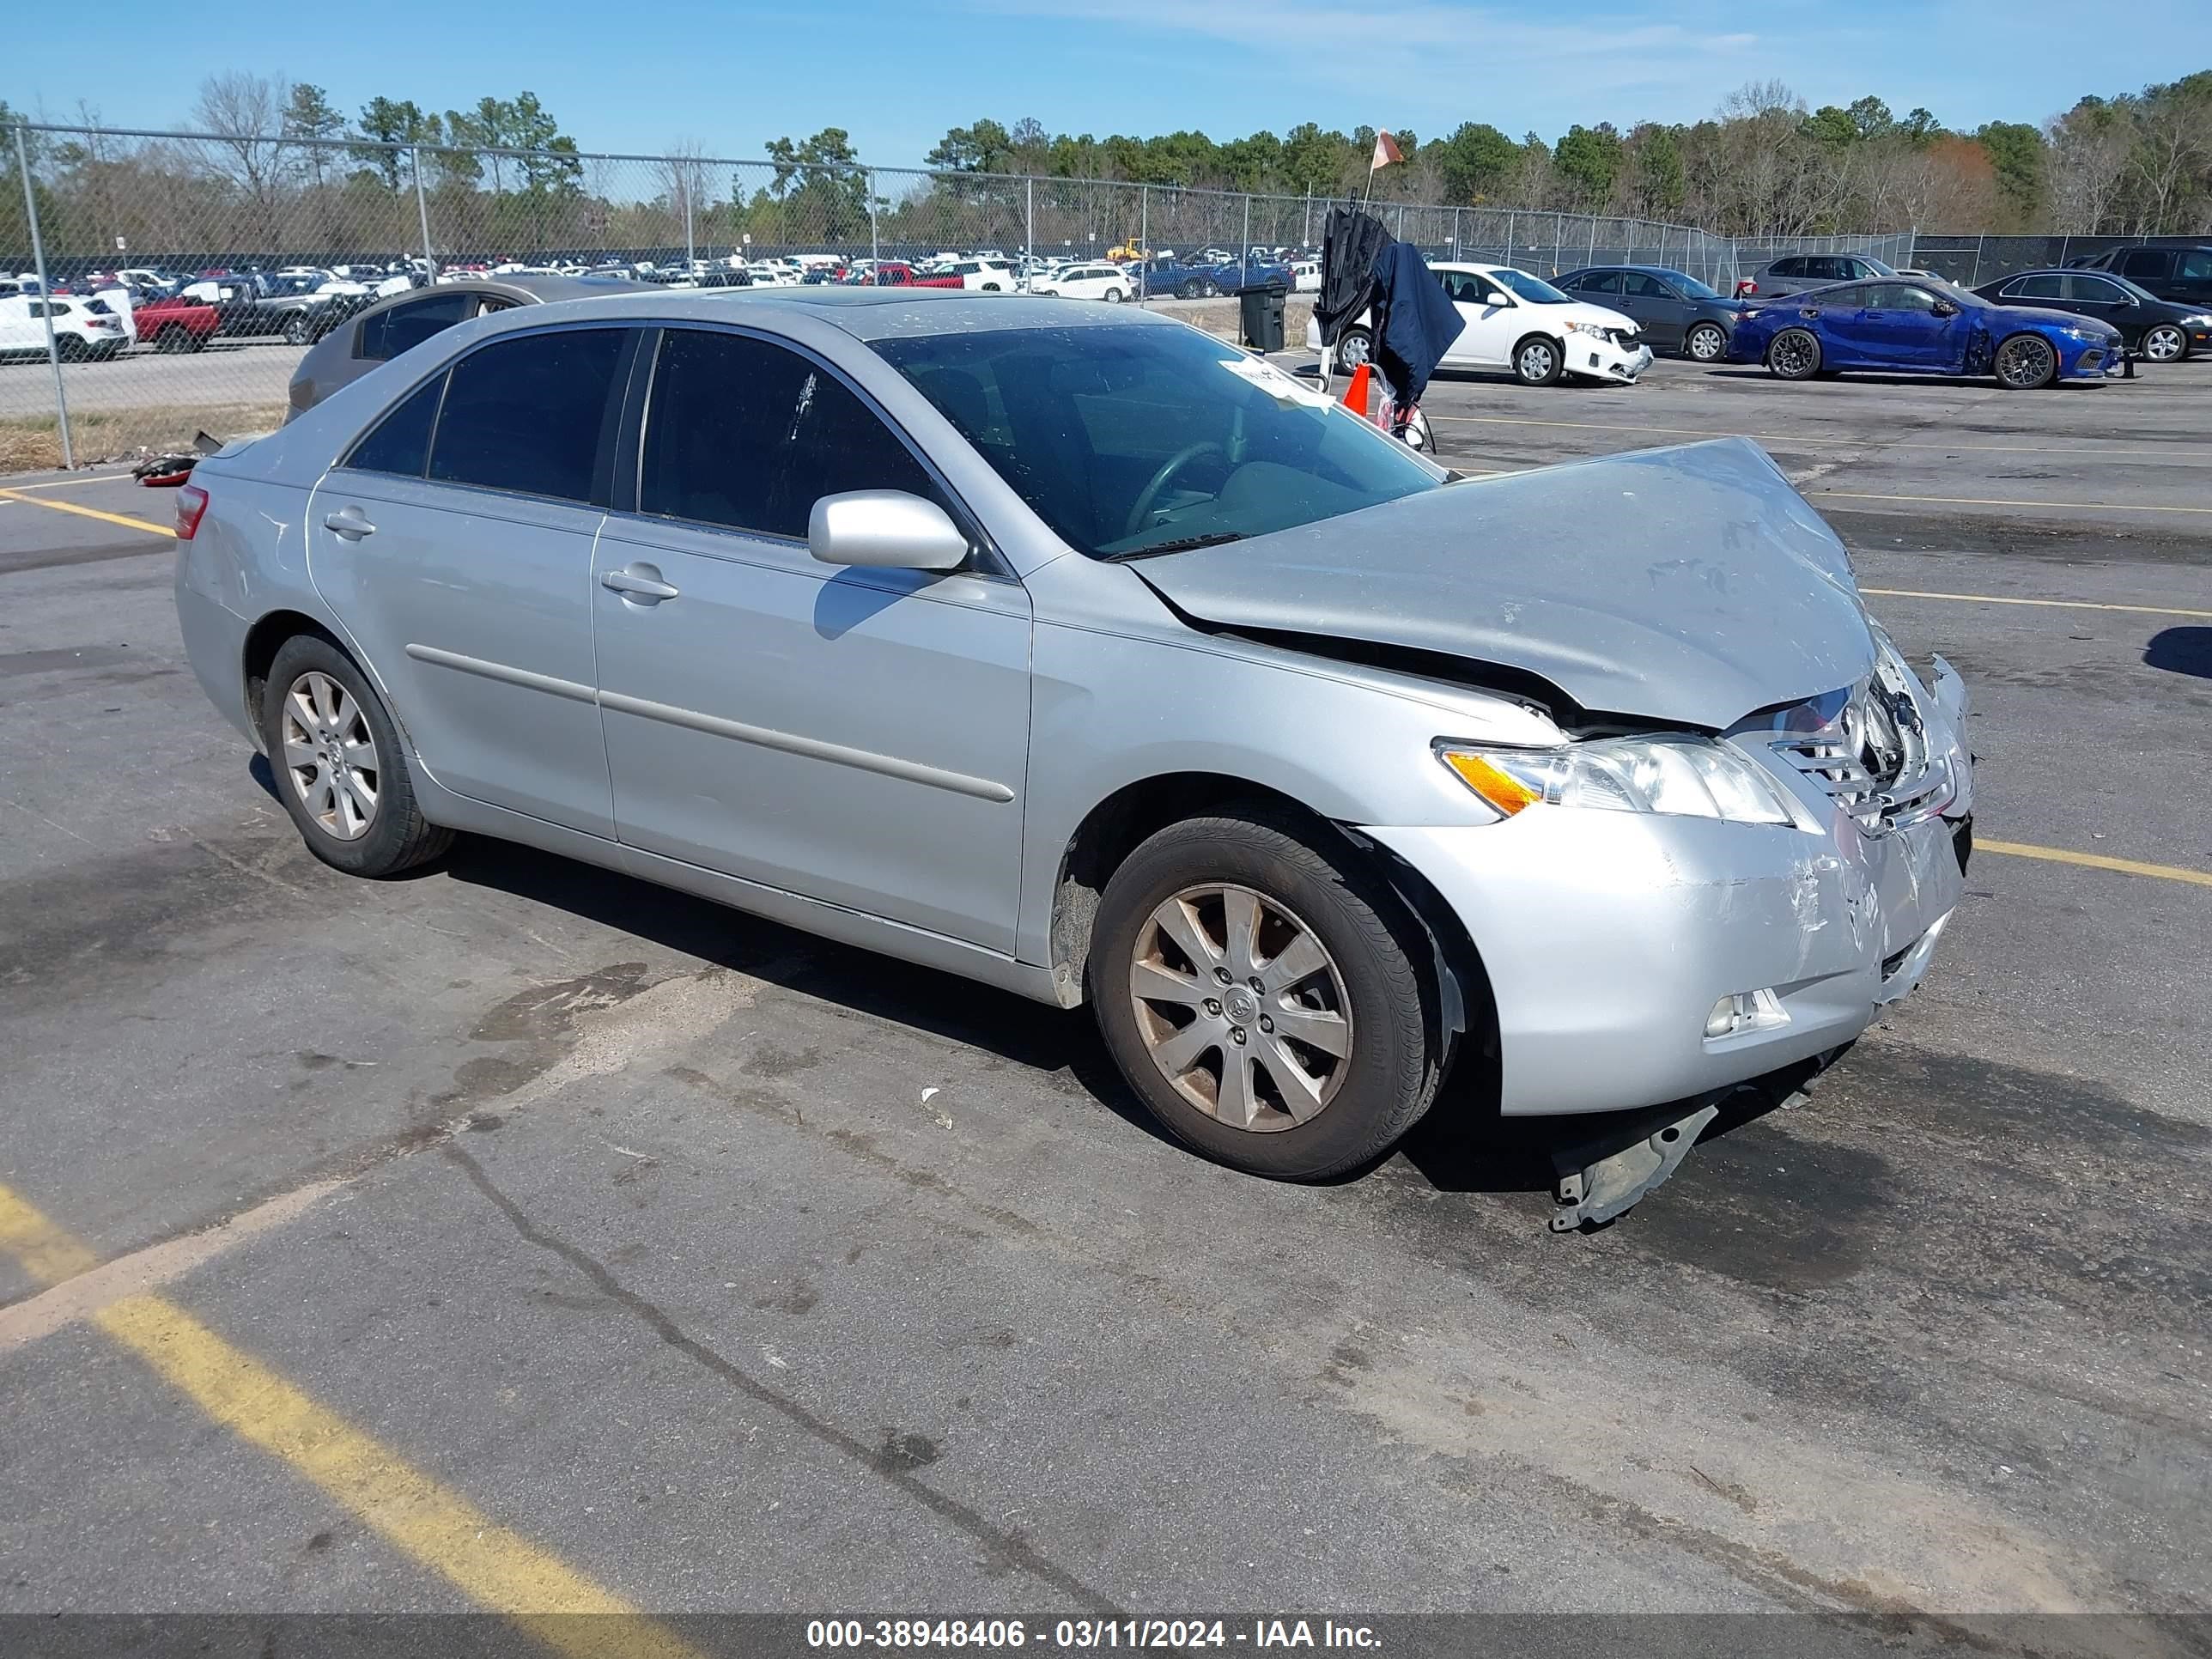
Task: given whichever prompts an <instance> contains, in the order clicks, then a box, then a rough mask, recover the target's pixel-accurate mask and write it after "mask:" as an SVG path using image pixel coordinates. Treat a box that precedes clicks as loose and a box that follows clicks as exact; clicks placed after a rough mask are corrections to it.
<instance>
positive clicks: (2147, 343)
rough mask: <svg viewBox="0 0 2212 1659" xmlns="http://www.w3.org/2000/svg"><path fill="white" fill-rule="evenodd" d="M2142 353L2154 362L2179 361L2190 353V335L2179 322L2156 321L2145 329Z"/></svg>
mask: <svg viewBox="0 0 2212 1659" xmlns="http://www.w3.org/2000/svg"><path fill="white" fill-rule="evenodd" d="M2142 355H2143V356H2145V357H2147V358H2148V359H2149V360H2150V361H2151V362H2154V363H2178V362H2180V361H2181V360H2182V359H2183V358H2185V357H2186V356H2188V355H2189V336H2188V334H2187V333H2186V332H2185V331H2183V329H2182V328H2181V326H2180V325H2179V324H2177V323H2154V324H2153V325H2151V326H2150V327H2148V328H2147V329H2145V330H2144V331H2143V337H2142Z"/></svg>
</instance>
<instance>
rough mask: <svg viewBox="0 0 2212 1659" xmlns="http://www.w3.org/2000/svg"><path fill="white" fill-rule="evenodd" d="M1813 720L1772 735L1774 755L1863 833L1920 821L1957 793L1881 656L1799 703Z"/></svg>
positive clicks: (1904, 689)
mask: <svg viewBox="0 0 2212 1659" xmlns="http://www.w3.org/2000/svg"><path fill="white" fill-rule="evenodd" d="M1804 707H1805V711H1806V712H1807V713H1808V714H1809V715H1811V716H1812V718H1813V719H1814V720H1817V721H1818V724H1817V725H1814V726H1811V728H1810V729H1804V728H1803V727H1800V728H1799V729H1796V730H1790V731H1785V732H1783V733H1782V734H1781V735H1779V736H1778V737H1776V738H1774V739H1773V740H1772V747H1773V750H1774V752H1775V754H1776V755H1778V757H1781V759H1782V760H1783V761H1784V762H1785V763H1787V764H1789V765H1790V766H1792V767H1795V768H1796V769H1797V770H1798V771H1799V772H1802V774H1804V775H1806V776H1807V777H1808V778H1810V779H1812V780H1813V781H1814V782H1815V783H1817V784H1818V785H1820V787H1821V789H1822V790H1824V791H1825V792H1826V794H1827V795H1828V797H1829V799H1832V800H1833V801H1834V802H1835V803H1836V804H1837V805H1839V806H1841V807H1842V808H1843V809H1844V811H1846V812H1848V813H1849V814H1850V817H1851V819H1852V821H1853V822H1854V823H1857V825H1858V826H1859V828H1860V829H1861V830H1862V831H1863V832H1864V833H1865V834H1867V835H1869V836H1881V835H1887V834H1888V833H1889V832H1890V831H1892V830H1893V829H1908V828H1910V827H1911V825H1913V824H1916V823H1925V822H1926V821H1927V820H1928V819H1929V818H1931V817H1935V816H1936V814H1937V813H1938V812H1941V811H1942V810H1943V809H1944V808H1945V807H1946V806H1948V805H1950V803H1951V800H1952V799H1953V797H1954V795H1955V794H1956V793H1957V790H1956V787H1955V783H1954V780H1953V778H1952V776H1951V769H1950V765H1949V763H1948V761H1947V760H1946V759H1945V758H1944V757H1942V755H1940V754H1937V753H1936V752H1935V751H1934V750H1932V749H1931V748H1930V746H1929V742H1928V730H1927V726H1926V725H1925V723H1924V722H1923V720H1922V719H1921V717H1920V710H1919V707H1918V705H1917V703H1916V702H1914V701H1913V696H1912V692H1911V688H1910V686H1908V685H1907V684H1905V681H1904V678H1903V675H1902V674H1901V673H1900V672H1899V671H1898V669H1897V668H1896V666H1895V665H1893V663H1891V662H1890V661H1888V660H1884V661H1882V662H1881V663H1878V664H1877V665H1875V671H1874V673H1873V674H1872V675H1871V676H1870V677H1869V678H1867V679H1865V680H1863V681H1861V682H1860V683H1859V684H1857V685H1856V686H1854V687H1852V688H1851V690H1850V692H1849V693H1847V694H1843V695H1839V696H1834V697H1832V698H1829V699H1824V700H1822V702H1820V703H1818V704H1808V705H1805V706H1804Z"/></svg>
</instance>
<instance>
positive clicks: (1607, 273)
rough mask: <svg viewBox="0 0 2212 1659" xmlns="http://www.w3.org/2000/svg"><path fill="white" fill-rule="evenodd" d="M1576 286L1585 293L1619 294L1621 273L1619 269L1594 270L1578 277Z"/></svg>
mask: <svg viewBox="0 0 2212 1659" xmlns="http://www.w3.org/2000/svg"><path fill="white" fill-rule="evenodd" d="M1575 288H1576V289H1577V291H1578V292H1580V293H1583V294H1618V293H1620V272H1619V271H1617V270H1594V271H1592V272H1590V274H1589V276H1582V277H1577V279H1576V282H1575Z"/></svg>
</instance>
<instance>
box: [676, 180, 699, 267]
mask: <svg viewBox="0 0 2212 1659" xmlns="http://www.w3.org/2000/svg"><path fill="white" fill-rule="evenodd" d="M677 165H678V167H682V168H683V169H684V269H685V270H690V269H691V267H692V266H693V265H695V264H698V262H699V247H698V244H697V243H696V241H694V240H693V239H692V235H691V164H690V162H689V161H679V162H678V163H677Z"/></svg>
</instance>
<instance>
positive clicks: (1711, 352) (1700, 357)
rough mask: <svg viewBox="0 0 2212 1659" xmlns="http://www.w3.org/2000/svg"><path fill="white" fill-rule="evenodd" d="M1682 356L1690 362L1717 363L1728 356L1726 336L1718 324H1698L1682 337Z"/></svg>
mask: <svg viewBox="0 0 2212 1659" xmlns="http://www.w3.org/2000/svg"><path fill="white" fill-rule="evenodd" d="M1682 355H1683V356H1686V357H1687V358H1688V359H1689V360H1690V361H1691V362H1696V363H1717V362H1720V360H1721V359H1722V358H1723V357H1725V356H1727V355H1728V334H1727V332H1726V331H1724V330H1723V328H1722V327H1721V325H1719V324H1718V323H1699V325H1697V326H1696V327H1694V328H1692V330H1691V331H1689V333H1688V334H1687V335H1686V336H1685V337H1684V338H1683V341H1682Z"/></svg>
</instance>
